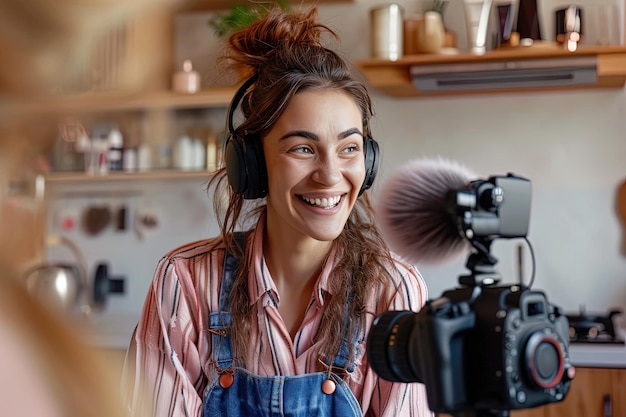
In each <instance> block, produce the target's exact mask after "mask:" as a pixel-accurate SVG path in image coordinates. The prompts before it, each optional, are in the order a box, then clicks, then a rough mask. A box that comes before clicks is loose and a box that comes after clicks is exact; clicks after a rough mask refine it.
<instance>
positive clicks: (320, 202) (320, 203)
mask: <svg viewBox="0 0 626 417" xmlns="http://www.w3.org/2000/svg"><path fill="white" fill-rule="evenodd" d="M300 198H301V199H302V200H303V201H306V202H307V203H309V204H310V205H312V206H317V207H323V208H331V207H335V206H336V205H337V204H339V201H340V200H341V196H339V195H338V196H335V197H329V198H307V197H304V196H303V197H300Z"/></svg>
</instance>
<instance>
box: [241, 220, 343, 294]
mask: <svg viewBox="0 0 626 417" xmlns="http://www.w3.org/2000/svg"><path fill="white" fill-rule="evenodd" d="M264 232H265V215H262V216H260V217H259V220H258V222H257V225H256V227H255V229H254V231H253V232H252V237H251V238H250V239H249V241H248V244H252V265H253V267H252V268H249V275H248V291H249V296H250V304H251V305H252V304H256V303H257V302H258V301H259V299H260V298H261V297H263V296H265V295H266V294H269V296H270V297H274V299H275V300H278V291H277V289H276V285H275V284H274V280H273V279H272V276H271V275H270V272H269V270H268V269H267V264H266V263H265V257H264V256H263V235H264ZM336 252H337V251H336V247H335V245H333V246H332V248H331V250H330V253H329V254H328V257H327V258H326V261H325V262H324V266H323V267H322V272H321V274H320V276H319V278H318V279H317V282H316V283H315V287H314V294H315V302H316V303H317V304H318V305H319V306H322V305H324V296H325V295H326V294H329V295H332V294H333V290H332V286H331V285H330V277H331V273H332V270H333V267H334V264H335V255H336Z"/></svg>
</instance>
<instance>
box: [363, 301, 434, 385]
mask: <svg viewBox="0 0 626 417" xmlns="http://www.w3.org/2000/svg"><path fill="white" fill-rule="evenodd" d="M415 316H416V313H414V312H412V311H387V312H384V313H382V314H381V315H380V316H378V317H377V318H376V319H375V320H374V324H373V325H372V329H371V330H370V333H369V336H368V339H367V358H368V360H369V363H370V366H371V367H372V369H373V370H374V372H376V374H378V376H380V377H381V378H383V379H386V380H387V381H391V382H422V381H420V380H419V378H418V377H417V376H416V375H415V373H414V372H413V368H414V367H413V366H411V357H410V356H409V355H410V349H411V348H412V344H411V343H409V342H410V337H411V333H412V331H413V327H414V323H415Z"/></svg>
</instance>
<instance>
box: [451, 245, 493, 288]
mask: <svg viewBox="0 0 626 417" xmlns="http://www.w3.org/2000/svg"><path fill="white" fill-rule="evenodd" d="M469 242H470V244H471V245H472V247H474V249H475V250H474V251H473V252H472V253H471V254H470V255H469V256H468V258H467V262H466V263H465V266H466V267H467V269H469V270H470V274H469V275H460V276H459V284H461V285H462V286H466V287H477V286H480V287H485V286H492V285H495V284H497V283H498V282H500V280H501V279H502V278H501V275H500V273H499V272H498V271H497V270H496V268H495V265H496V264H497V263H498V259H497V258H496V257H495V256H493V255H492V254H491V251H490V249H491V243H492V239H490V238H486V237H484V238H478V237H474V238H473V239H469Z"/></svg>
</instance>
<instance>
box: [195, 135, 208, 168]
mask: <svg viewBox="0 0 626 417" xmlns="http://www.w3.org/2000/svg"><path fill="white" fill-rule="evenodd" d="M205 165H206V147H205V146H204V142H202V140H200V139H198V138H196V139H194V140H193V169H196V170H201V169H204V167H205Z"/></svg>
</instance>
